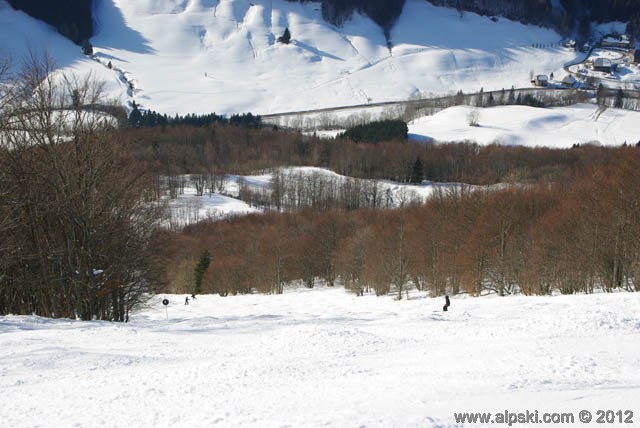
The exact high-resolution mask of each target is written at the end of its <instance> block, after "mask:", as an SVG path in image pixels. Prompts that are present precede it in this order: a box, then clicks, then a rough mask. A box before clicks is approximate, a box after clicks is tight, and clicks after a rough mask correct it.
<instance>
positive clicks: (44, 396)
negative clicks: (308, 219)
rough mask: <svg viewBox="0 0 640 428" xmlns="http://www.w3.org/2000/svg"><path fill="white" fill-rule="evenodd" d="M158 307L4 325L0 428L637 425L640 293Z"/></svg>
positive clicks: (13, 319) (331, 294)
mask: <svg viewBox="0 0 640 428" xmlns="http://www.w3.org/2000/svg"><path fill="white" fill-rule="evenodd" d="M163 297H165V296H157V297H156V298H154V299H153V301H152V302H151V303H152V304H151V306H150V307H149V308H148V309H146V310H143V311H142V312H140V313H137V314H135V315H134V316H133V318H132V320H131V322H130V323H128V324H112V323H107V322H79V321H70V320H50V319H43V318H37V317H30V316H26V317H23V316H6V317H0V395H1V396H2V405H1V406H0V421H2V426H6V427H21V428H27V427H43V426H47V427H113V426H131V427H194V426H208V427H213V426H220V427H261V428H262V427H288V426H291V427H319V426H333V427H451V426H461V425H456V424H455V420H454V415H453V413H454V412H464V411H467V412H474V411H475V412H492V413H498V412H504V411H505V410H508V411H510V412H525V411H526V410H529V411H535V410H538V411H539V412H540V415H542V414H543V412H563V413H567V412H573V413H574V414H575V415H576V423H575V425H573V426H600V425H598V424H595V423H592V424H591V425H588V424H581V423H579V422H578V419H577V415H578V411H580V410H589V411H591V412H592V413H593V414H594V416H595V414H596V413H595V412H596V411H597V410H599V409H603V410H614V411H617V410H623V411H624V410H632V411H633V412H634V415H633V421H634V422H635V423H636V424H637V423H638V422H639V421H640V404H639V403H638V400H637V398H638V397H639V396H640V370H638V367H639V366H640V354H639V353H638V349H640V298H639V296H638V295H637V294H627V293H616V294H596V295H576V296H553V297H551V296H548V297H524V296H519V297H506V298H500V297H495V296H493V297H481V298H454V299H452V306H451V308H450V311H449V312H442V310H441V307H442V304H443V299H441V298H436V299H433V298H427V297H425V296H423V295H420V294H414V295H412V298H411V299H409V300H406V299H405V300H402V301H396V300H394V299H393V298H392V297H381V298H376V297H374V296H365V297H355V296H353V295H351V294H347V293H346V292H345V291H344V290H343V289H341V288H336V289H314V290H306V289H304V290H290V291H287V292H285V294H284V295H280V296H264V295H249V296H238V297H227V298H221V297H218V296H198V299H197V300H195V301H192V302H191V304H190V305H188V306H185V305H184V304H183V302H184V296H166V297H167V298H168V299H169V300H170V301H171V303H170V305H169V306H168V319H166V313H165V309H164V307H163V306H162V305H161V303H160V300H161V298H163ZM594 421H595V419H594ZM620 425H622V424H618V425H617V426H620ZM492 426H496V425H492ZM518 426H524V425H518ZM567 426H571V425H567ZM607 426H616V425H615V424H613V425H610V424H609V425H607ZM625 426H632V425H625Z"/></svg>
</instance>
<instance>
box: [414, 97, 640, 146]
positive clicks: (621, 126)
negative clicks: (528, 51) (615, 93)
mask: <svg viewBox="0 0 640 428" xmlns="http://www.w3.org/2000/svg"><path fill="white" fill-rule="evenodd" d="M474 112H475V113H474ZM471 114H476V115H477V122H478V126H470V125H469V123H470V115H471ZM639 123H640V112H635V111H628V110H620V109H614V108H609V109H606V110H602V109H601V108H600V107H598V106H594V105H588V104H579V105H576V106H572V107H560V108H552V109H543V108H534V107H526V106H500V107H492V108H483V109H478V108H475V107H468V106H458V107H451V108H448V109H446V110H443V111H441V112H439V113H436V114H435V115H433V116H426V117H422V118H420V119H416V120H414V121H413V122H412V123H410V124H409V133H410V135H411V137H412V138H414V139H417V140H421V139H427V140H435V141H440V142H449V141H465V140H467V141H474V142H477V143H478V144H492V143H496V144H508V145H524V146H530V147H538V146H544V147H552V148H567V147H571V146H573V145H574V144H585V143H596V144H598V143H599V144H602V145H606V146H620V145H622V144H624V143H627V144H636V143H637V142H638V141H639V140H640V134H638V131H639V130H640V126H639V125H638V124H639Z"/></svg>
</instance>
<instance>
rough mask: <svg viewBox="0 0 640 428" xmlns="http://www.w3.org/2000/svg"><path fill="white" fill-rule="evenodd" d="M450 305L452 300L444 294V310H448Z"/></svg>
mask: <svg viewBox="0 0 640 428" xmlns="http://www.w3.org/2000/svg"><path fill="white" fill-rule="evenodd" d="M449 306H451V302H450V301H449V296H444V306H443V307H442V310H443V311H445V312H446V311H448V310H449Z"/></svg>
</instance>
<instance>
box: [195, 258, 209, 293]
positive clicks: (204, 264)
mask: <svg viewBox="0 0 640 428" xmlns="http://www.w3.org/2000/svg"><path fill="white" fill-rule="evenodd" d="M209 263H211V254H209V250H204V251H203V252H202V253H200V258H199V259H198V264H196V268H195V270H194V272H193V294H200V293H201V292H202V277H203V276H204V272H205V271H206V270H207V268H208V267H209Z"/></svg>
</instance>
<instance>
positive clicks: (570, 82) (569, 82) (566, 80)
mask: <svg viewBox="0 0 640 428" xmlns="http://www.w3.org/2000/svg"><path fill="white" fill-rule="evenodd" d="M576 83H578V81H577V80H576V78H575V77H573V76H572V75H571V74H567V75H566V76H564V77H563V78H562V84H563V85H564V86H566V87H569V88H572V87H573V86H574V85H575V84H576Z"/></svg>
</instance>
